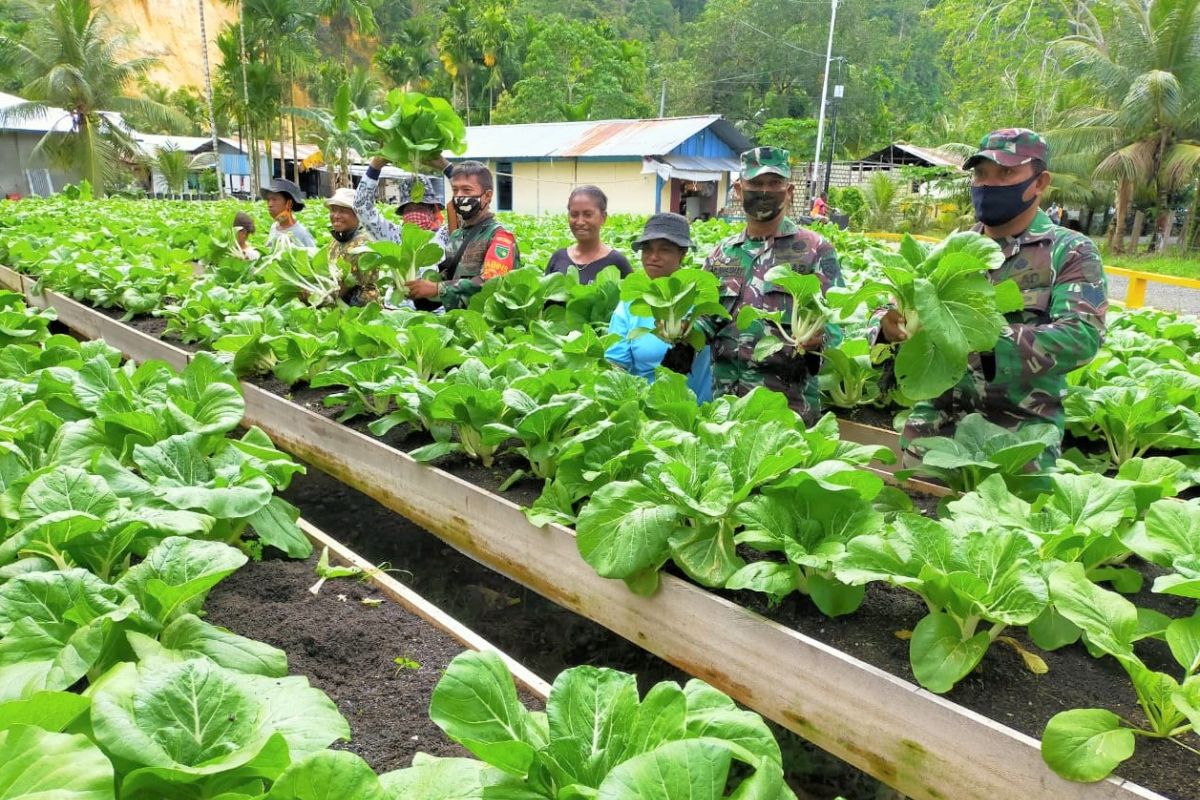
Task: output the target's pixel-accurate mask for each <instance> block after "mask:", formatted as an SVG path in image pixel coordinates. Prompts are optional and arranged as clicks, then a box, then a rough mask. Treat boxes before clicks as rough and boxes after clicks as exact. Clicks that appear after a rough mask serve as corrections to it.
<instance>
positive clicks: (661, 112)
mask: <svg viewBox="0 0 1200 800" xmlns="http://www.w3.org/2000/svg"><path fill="white" fill-rule="evenodd" d="M666 115H667V80H666V78H664V79H663V82H662V94H660V95H659V96H658V118H659V119H662V118H663V117H665V116H666Z"/></svg>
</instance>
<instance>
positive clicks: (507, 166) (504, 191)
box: [496, 161, 513, 211]
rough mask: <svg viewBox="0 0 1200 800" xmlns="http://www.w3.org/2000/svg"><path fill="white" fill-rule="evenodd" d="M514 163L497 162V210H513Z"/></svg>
mask: <svg viewBox="0 0 1200 800" xmlns="http://www.w3.org/2000/svg"><path fill="white" fill-rule="evenodd" d="M512 174H513V162H511V161H498V162H496V208H497V209H498V210H500V211H512V209H513V179H512Z"/></svg>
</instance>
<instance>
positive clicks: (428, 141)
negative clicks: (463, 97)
mask: <svg viewBox="0 0 1200 800" xmlns="http://www.w3.org/2000/svg"><path fill="white" fill-rule="evenodd" d="M355 116H356V121H357V123H358V129H359V131H360V132H361V133H362V134H363V135H364V136H366V137H367V138H369V139H372V140H373V141H375V142H378V143H379V149H378V150H377V151H375V153H374V155H379V156H383V157H384V158H386V159H387V160H388V161H390V162H392V163H393V164H398V165H400V166H402V167H407V168H408V169H409V171H410V172H413V173H417V172H420V171H421V170H420V167H421V164H422V162H425V161H427V160H428V159H430V158H435V157H437V156H440V155H441V154H442V153H444V152H445V151H447V150H448V151H450V152H451V153H454V154H456V155H461V154H462V153H463V151H464V150H466V147H467V145H466V141H465V140H464V137H465V136H466V133H467V128H466V126H465V125H464V124H463V121H462V119H461V118H460V117H459V116H458V114H455V113H454V109H453V108H452V107H451V106H450V104H449V103H448V102H446V101H445V100H443V99H442V98H440V97H426V96H425V95H423V94H421V93H420V92H406V91H404V90H403V89H393V90H392V91H390V92H388V96H387V99H386V101H385V102H384V103H383V104H382V105H379V106H376V107H375V108H373V109H371V110H370V111H358V112H356V114H355ZM423 195H424V192H423V187H422V186H421V183H420V182H416V183H414V185H413V193H412V199H413V202H417V203H419V202H420V201H421V198H422V196H423Z"/></svg>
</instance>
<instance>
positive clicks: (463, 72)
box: [437, 0, 478, 125]
mask: <svg viewBox="0 0 1200 800" xmlns="http://www.w3.org/2000/svg"><path fill="white" fill-rule="evenodd" d="M437 46H438V57H439V58H440V59H441V61H442V66H444V67H445V68H446V72H447V73H448V74H449V75H450V79H451V80H452V81H454V82H455V84H454V85H455V87H456V88H457V86H458V82H459V81H461V82H462V87H463V107H464V109H465V111H466V114H465V116H466V120H467V124H468V125H470V124H471V73H472V71H473V67H474V66H475V54H476V52H477V48H478V38H477V34H476V31H475V14H474V11H473V9H472V8H471V6H469V5H468V4H467V3H466V2H465V0H451V2H450V3H449V4H448V5H447V6H446V8H445V11H444V12H443V16H442V33H441V36H439V37H438V43H437Z"/></svg>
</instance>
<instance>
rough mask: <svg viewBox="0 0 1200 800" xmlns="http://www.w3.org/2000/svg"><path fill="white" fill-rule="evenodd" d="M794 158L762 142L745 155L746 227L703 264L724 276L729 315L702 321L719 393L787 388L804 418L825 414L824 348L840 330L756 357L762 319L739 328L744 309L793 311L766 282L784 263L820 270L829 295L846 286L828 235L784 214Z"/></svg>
mask: <svg viewBox="0 0 1200 800" xmlns="http://www.w3.org/2000/svg"><path fill="white" fill-rule="evenodd" d="M791 174H792V168H791V156H790V154H789V153H788V151H787V150H783V149H781V148H778V147H759V148H757V149H755V150H750V151H747V152H745V153H743V154H742V174H741V178H740V179H739V180H738V181H737V183H735V184H734V194H735V197H736V198H737V200H738V201H739V202H740V203H741V205H742V207H743V208H744V209H745V212H746V227H745V229H744V230H743V231H741V232H740V233H737V234H735V235H733V236H730V237H729V238H728V239H726V240H725V241H723V242H721V243H720V244H718V245H717V246H716V248H715V249H714V250H713V251H712V254H711V255H709V257H708V260H707V261H706V262H705V264H704V268H705V269H707V270H708V271H709V272H712V273H713V274H714V275H716V276H717V278H718V279H719V280H720V281H721V304H722V305H723V306H724V307H725V310H726V311H728V312H729V316H730V319H728V320H712V319H706V320H701V321H700V327H701V328H702V329H703V330H704V331H705V333H706V335H707V338H708V340H709V341H710V342H711V343H712V348H713V374H714V383H715V386H714V390H715V391H714V394H717V395H721V394H734V395H739V396H740V395H744V394H746V393H748V392H749V391H751V390H752V389H753V388H754V387H756V386H766V387H767V388H769V389H774V390H776V391H780V392H783V393H784V394H785V395H786V396H787V398H788V404H789V405H790V406H791V407H792V409H793V410H794V411H795V412H796V413H797V414H799V415H800V416H801V417H802V418H803V419H804V421H805V422H806V423H808V424H812V423H813V422H815V421H816V419H817V417H818V416H819V414H820V393H819V388H818V384H817V373H819V372H820V371H821V356H820V351H821V348H822V346H823V345H825V344H831V345H833V344H836V343H837V340H839V339H840V338H841V332H840V331H839V330H838V328H837V327H836V326H833V325H829V326H827V327H826V329H825V331H824V332H823V333H822V334H818V335H817V336H816V337H814V338H813V339H812V340H810V341H808V342H802V343H801V344H800V346H799V347H797V348H792V347H784V348H782V349H781V350H778V351H776V352H774V353H772V354H771V355H768V356H767V357H765V358H763V359H761V360H759V359H756V358H755V357H754V348H755V345H756V344H757V343H758V341H759V340H760V339H762V338H763V336H765V335H766V330H765V326H764V324H763V322H762V321H758V322H755V323H754V324H753V325H752V326H750V327H749V328H748V329H747V330H744V331H740V330H738V326H737V317H738V312H739V311H741V309H742V308H743V307H744V306H752V307H754V308H759V309H762V310H764V311H783V312H785V313H784V315H783V316H784V319H788V318H789V316H790V312H791V295H789V294H788V293H787V292H785V291H783V290H782V289H780V288H778V287H777V286H775V285H774V284H773V283H770V282H768V281H767V280H766V277H765V276H766V274H767V272H768V271H770V270H771V268H772V267H777V266H780V265H787V266H790V267H791V268H792V270H793V271H795V272H797V273H799V274H802V275H816V276H817V277H818V278H819V279H820V281H821V292H822V294H824V293H825V292H827V291H828V290H829V288H830V287H831V286H841V285H842V272H841V269H840V268H839V267H838V259H837V253H835V252H834V249H833V246H832V245H830V244H829V242H827V241H826V240H825V239H824V238H823V237H821V236H820V235H819V234H816V233H814V232H812V231H810V230H807V229H805V228H801V227H799V226H797V225H796V224H795V223H794V222H792V221H791V220H790V219H788V218H787V216H786V215H787V211H788V209H789V208H791V205H792V195H793V193H794V188H793V187H792V184H791V181H790V178H791Z"/></svg>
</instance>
